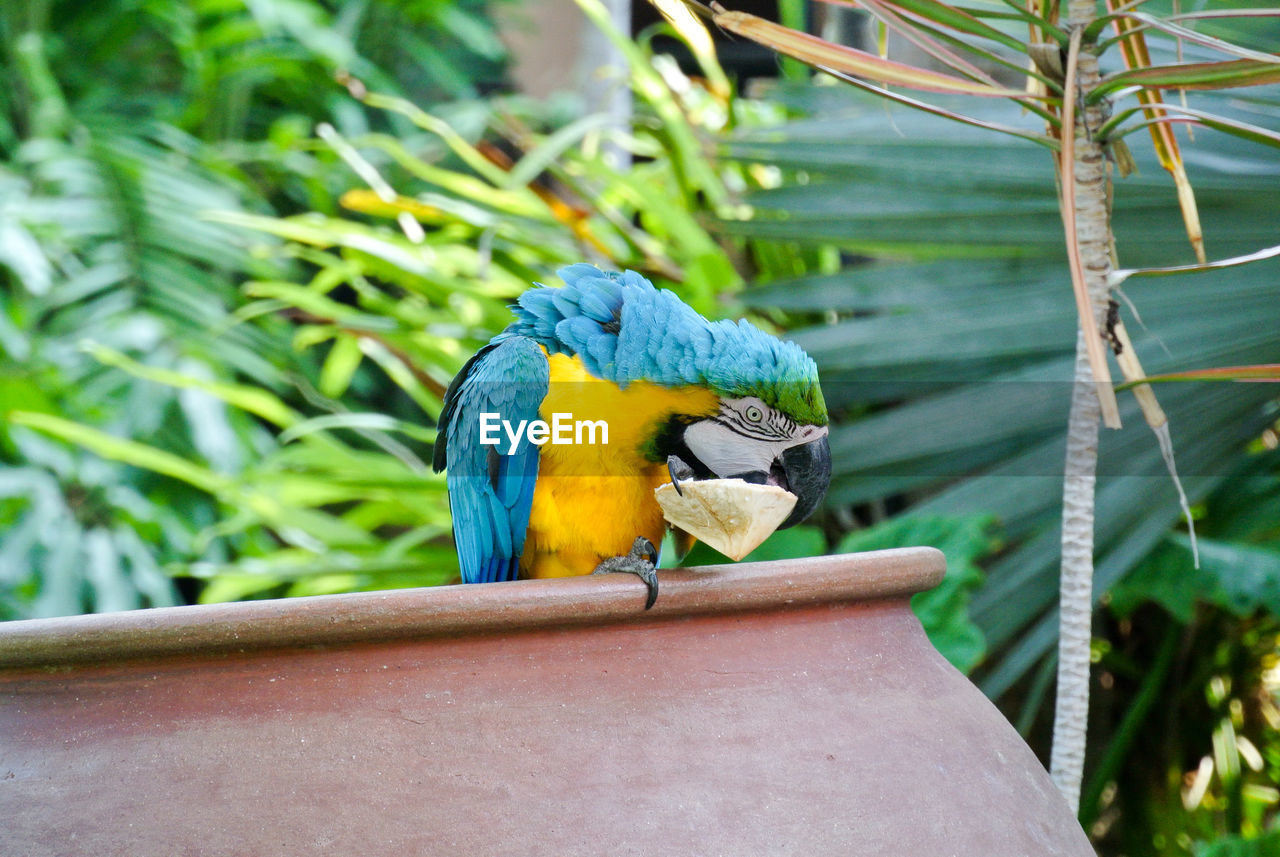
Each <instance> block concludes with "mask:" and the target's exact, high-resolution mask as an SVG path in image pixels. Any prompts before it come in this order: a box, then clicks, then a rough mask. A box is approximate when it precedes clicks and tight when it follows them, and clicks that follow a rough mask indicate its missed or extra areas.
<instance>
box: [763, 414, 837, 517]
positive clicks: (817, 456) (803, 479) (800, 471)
mask: <svg viewBox="0 0 1280 857" xmlns="http://www.w3.org/2000/svg"><path fill="white" fill-rule="evenodd" d="M779 461H780V463H781V466H782V475H783V476H784V477H785V478H786V485H785V486H783V487H785V488H786V489H787V490H788V491H790V492H791V493H792V494H795V495H796V507H795V508H794V509H792V510H791V514H790V515H789V516H788V517H787V519H786V520H785V521H783V522H782V524H781V526H779V527H778V529H780V530H782V529H786V528H787V527H791V526H795V525H796V524H798V523H800V522H801V521H803V520H804V519H805V518H807V517H809V515H811V514H813V510H814V509H816V508H818V504H819V503H821V502H822V497H823V495H824V494H826V493H827V486H828V485H830V484H831V445H830V444H829V443H827V438H826V437H820V438H818V439H817V440H811V441H809V442H808V443H806V444H802V445H800V446H793V447H791V448H790V449H787V450H784V451H783V453H782V456H781V457H780V459H779ZM777 466H778V463H777V462H775V464H774V467H777Z"/></svg>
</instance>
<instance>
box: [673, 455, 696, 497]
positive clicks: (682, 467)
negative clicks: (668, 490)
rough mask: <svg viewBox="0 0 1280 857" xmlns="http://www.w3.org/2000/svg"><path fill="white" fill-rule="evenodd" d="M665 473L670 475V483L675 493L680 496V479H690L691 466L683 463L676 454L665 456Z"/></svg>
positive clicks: (681, 494) (691, 476)
mask: <svg viewBox="0 0 1280 857" xmlns="http://www.w3.org/2000/svg"><path fill="white" fill-rule="evenodd" d="M667 473H668V474H669V475H670V476H671V484H672V485H674V486H675V488H676V493H677V494H679V495H680V496H681V497H683V496H684V492H683V491H681V490H680V480H681V479H692V478H693V468H692V467H690V466H689V465H687V464H685V463H684V461H682V460H681V458H680V456H678V455H668V456H667Z"/></svg>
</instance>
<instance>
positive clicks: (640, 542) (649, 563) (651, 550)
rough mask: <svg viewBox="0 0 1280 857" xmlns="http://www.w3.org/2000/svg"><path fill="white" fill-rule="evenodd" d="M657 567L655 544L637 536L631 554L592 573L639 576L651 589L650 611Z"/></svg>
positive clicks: (655, 591) (607, 561)
mask: <svg viewBox="0 0 1280 857" xmlns="http://www.w3.org/2000/svg"><path fill="white" fill-rule="evenodd" d="M677 460H679V459H677ZM657 565H658V550H657V548H655V547H654V546H653V542H651V541H649V540H648V539H646V538H645V537H644V536H636V540H635V541H634V542H633V543H632V544H631V552H630V553H628V554H627V555H626V556H611V557H609V558H608V559H605V560H602V561H601V562H600V564H599V565H597V566H596V568H595V571H593V572H591V573H592V574H612V573H613V572H616V571H625V572H627V573H628V574H634V575H637V576H638V577H639V578H640V579H641V580H643V581H644V582H645V585H646V586H648V587H649V598H648V600H646V601H645V603H644V609H646V610H648V609H649V608H650V607H652V606H653V604H654V602H655V601H657V600H658V573H657Z"/></svg>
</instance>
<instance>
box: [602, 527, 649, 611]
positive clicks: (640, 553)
mask: <svg viewBox="0 0 1280 857" xmlns="http://www.w3.org/2000/svg"><path fill="white" fill-rule="evenodd" d="M657 564H658V550H657V548H655V547H654V546H653V542H651V541H649V540H648V539H646V538H645V537H644V536H637V537H636V540H635V541H634V542H632V544H631V551H630V552H629V553H628V554H627V555H626V556H611V557H609V558H608V559H605V560H601V562H600V564H599V565H597V566H596V568H595V571H593V572H591V573H592V574H611V573H613V572H627V573H628V574H634V575H636V576H637V577H639V578H640V579H641V580H643V581H644V583H645V586H647V587H649V597H648V599H646V600H645V603H644V609H646V610H648V609H649V608H650V607H652V606H653V605H654V602H656V601H657V600H658V573H657V569H656V566H657Z"/></svg>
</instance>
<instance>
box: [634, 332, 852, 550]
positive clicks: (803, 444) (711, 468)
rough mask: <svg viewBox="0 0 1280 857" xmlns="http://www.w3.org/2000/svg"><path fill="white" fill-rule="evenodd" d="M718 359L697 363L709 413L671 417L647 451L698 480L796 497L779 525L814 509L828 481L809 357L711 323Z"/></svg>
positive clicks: (764, 337)
mask: <svg viewBox="0 0 1280 857" xmlns="http://www.w3.org/2000/svg"><path fill="white" fill-rule="evenodd" d="M711 327H712V329H713V330H714V331H715V333H716V334H717V336H716V337H715V339H717V340H723V341H722V342H720V343H719V345H720V347H719V348H717V349H716V352H718V353H719V355H720V357H721V359H720V360H708V361H707V362H706V363H705V364H704V371H705V375H706V380H707V382H708V383H709V385H710V386H711V387H712V388H713V389H714V390H715V392H716V394H717V400H716V405H717V407H716V409H715V410H714V412H711V413H702V414H672V415H670V416H669V417H668V418H667V420H666V422H665V424H664V425H663V426H662V427H661V429H660V430H659V432H658V435H657V436H656V437H655V441H654V444H653V452H654V453H656V454H657V455H658V456H661V457H662V459H663V460H665V457H666V456H667V455H675V456H677V457H679V458H680V459H681V460H682V461H684V462H685V463H686V464H688V465H689V466H690V467H692V468H693V471H694V476H695V478H699V479H713V478H719V479H742V480H745V481H747V482H754V483H758V484H762V485H776V486H778V487H779V488H782V489H784V490H787V491H790V492H791V493H792V494H795V495H796V505H795V508H794V509H793V510H792V512H791V514H790V515H789V516H788V517H787V519H786V520H785V521H783V522H782V525H781V526H782V527H790V526H793V525H795V524H798V523H800V522H801V521H803V520H804V519H805V518H807V517H808V516H809V515H810V514H812V513H813V511H814V510H815V509H817V507H818V504H819V503H821V502H822V497H823V495H824V494H825V493H826V490H827V486H828V485H829V484H830V482H831V447H830V446H829V444H828V439H827V408H826V404H825V402H824V401H823V398H822V389H821V387H819V385H818V371H817V367H816V366H815V365H814V363H813V360H812V359H810V357H809V356H808V355H807V354H805V353H804V352H803V351H802V350H801V349H800V348H799V346H797V345H795V344H794V343H790V342H783V341H781V340H779V339H777V338H775V337H772V336H769V335H768V334H765V333H764V332H762V331H760V330H759V329H757V328H755V327H754V326H752V325H750V324H748V323H747V322H738V323H736V324H735V323H733V322H717V323H715V324H713V325H711Z"/></svg>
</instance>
